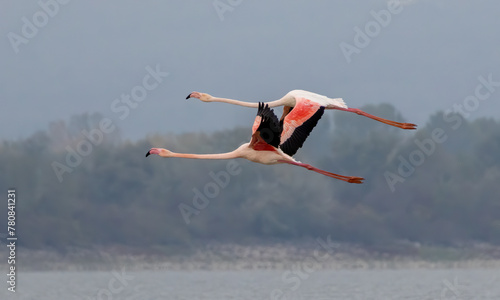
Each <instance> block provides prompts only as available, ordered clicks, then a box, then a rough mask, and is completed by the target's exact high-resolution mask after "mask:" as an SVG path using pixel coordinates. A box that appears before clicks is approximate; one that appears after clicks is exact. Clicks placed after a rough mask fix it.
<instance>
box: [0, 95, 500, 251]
mask: <svg viewBox="0 0 500 300" xmlns="http://www.w3.org/2000/svg"><path fill="white" fill-rule="evenodd" d="M362 109H363V110H365V111H367V112H369V113H372V114H375V115H379V116H381V117H384V118H388V119H392V120H396V121H403V122H404V121H406V120H404V118H403V117H402V116H401V114H400V113H399V112H398V111H397V110H396V109H395V108H394V107H393V106H392V105H389V104H381V105H369V106H366V107H363V108H362ZM103 119H105V118H103V116H101V115H99V114H82V115H78V116H73V117H72V118H71V119H70V120H66V121H57V122H53V123H51V124H50V125H49V126H48V128H47V129H46V130H42V131H38V132H36V133H34V134H33V135H31V136H30V137H28V138H26V139H21V140H3V141H2V142H1V145H0V168H1V169H2V170H1V172H0V187H1V189H0V190H2V191H4V192H5V193H6V191H7V189H8V188H12V187H15V188H16V190H17V197H18V201H17V206H16V208H17V211H16V214H17V219H16V220H17V222H18V223H17V230H18V236H19V241H18V243H19V245H22V246H24V247H29V248H42V247H54V248H57V249H64V248H66V247H68V246H78V247H90V246H92V245H129V246H155V245H187V244H189V243H191V242H193V241H201V240H217V241H232V242H235V241H236V242H239V241H247V240H262V241H265V240H269V239H285V240H289V239H300V238H307V237H313V238H316V237H319V236H327V235H331V237H332V238H333V239H336V240H338V241H346V242H354V243H362V244H379V243H380V244H382V243H388V242H393V241H401V240H407V241H412V242H420V243H431V244H445V245H450V244H462V243H470V242H487V243H493V244H498V243H499V242H500V201H499V200H500V199H499V198H500V197H499V195H500V185H499V184H498V183H499V182H500V154H499V153H500V122H499V121H498V120H494V119H488V118H478V119H475V120H468V119H465V118H463V117H462V116H461V115H459V114H444V113H443V112H436V113H435V114H433V115H432V116H430V117H429V119H428V121H427V122H426V124H420V126H419V127H418V130H416V131H405V130H400V129H398V128H393V127H391V126H388V125H385V124H382V123H378V122H376V121H373V120H370V119H367V118H363V117H360V116H357V115H355V114H349V113H345V112H332V111H328V112H326V113H325V115H324V116H323V118H322V120H320V122H319V123H318V125H317V126H316V128H315V129H314V130H313V132H312V133H311V135H310V137H309V138H308V140H307V142H306V143H305V144H304V147H303V148H302V149H300V150H299V152H298V154H297V156H296V158H297V159H298V160H300V161H303V162H307V163H310V164H312V165H315V166H317V167H319V168H321V169H324V170H327V171H331V172H334V173H338V174H342V175H349V176H361V177H364V178H365V182H364V183H363V184H361V185H356V184H349V183H346V182H342V181H336V180H334V179H332V178H328V177H325V176H322V175H320V174H317V173H314V172H310V171H308V170H305V169H303V168H297V167H294V166H289V165H276V166H265V165H259V164H255V163H251V162H248V161H246V160H240V159H235V160H230V161H202V160H188V159H175V158H172V159H166V158H160V157H157V156H154V157H148V158H145V157H144V155H145V154H146V152H147V151H148V150H149V149H150V148H151V147H164V148H167V149H170V150H172V151H175V152H188V153H217V152H227V151H231V150H233V149H235V148H236V147H238V146H239V145H240V144H241V143H243V142H245V141H248V140H249V138H250V134H251V132H250V129H249V128H236V129H228V130H225V131H218V132H212V133H205V132H194V133H183V134H174V133H161V134H159V133H154V134H153V133H152V134H150V135H148V136H146V137H145V138H143V139H140V140H136V141H130V140H125V139H122V138H120V131H119V129H118V130H110V131H109V132H105V131H103V130H100V131H99V130H98V129H99V128H101V129H102V128H104V129H106V128H108V129H109V124H102V120H103ZM103 126H104V127H103ZM99 132H100V133H99ZM4 209H5V210H6V206H4V207H2V208H1V210H2V211H3V210H4ZM6 221H7V214H6V213H2V214H1V216H0V222H1V224H6ZM0 233H1V231H0Z"/></svg>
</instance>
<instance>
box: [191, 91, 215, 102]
mask: <svg viewBox="0 0 500 300" xmlns="http://www.w3.org/2000/svg"><path fill="white" fill-rule="evenodd" d="M189 98H197V99H200V100H201V101H203V102H210V100H211V99H212V98H213V97H212V96H211V95H209V94H206V93H198V92H192V93H191V94H189V95H188V96H187V97H186V99H189Z"/></svg>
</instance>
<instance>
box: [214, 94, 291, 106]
mask: <svg viewBox="0 0 500 300" xmlns="http://www.w3.org/2000/svg"><path fill="white" fill-rule="evenodd" d="M287 100H288V99H287V98H285V97H283V98H281V99H279V100H275V101H271V102H267V104H268V105H269V107H276V106H282V105H286V104H287V103H288V101H287ZM209 101H210V102H224V103H229V104H234V105H239V106H245V107H251V108H258V107H259V103H257V102H245V101H240V100H234V99H227V98H217V97H213V98H212V99H210V100H209Z"/></svg>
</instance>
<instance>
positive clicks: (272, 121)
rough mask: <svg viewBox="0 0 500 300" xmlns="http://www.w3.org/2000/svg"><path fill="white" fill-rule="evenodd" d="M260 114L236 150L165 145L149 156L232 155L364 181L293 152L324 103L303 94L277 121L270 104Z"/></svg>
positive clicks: (204, 156)
mask: <svg viewBox="0 0 500 300" xmlns="http://www.w3.org/2000/svg"><path fill="white" fill-rule="evenodd" d="M257 107H258V111H257V117H256V118H255V121H254V124H253V126H252V138H251V140H250V142H249V143H245V144H243V145H241V146H240V147H238V148H237V149H236V150H234V151H231V152H227V153H218V154H187V153H175V152H172V151H169V150H167V149H163V148H151V150H149V151H148V153H146V157H148V156H149V155H151V154H157V155H159V156H162V157H181V158H193V159H232V158H245V159H248V160H250V161H253V162H256V163H261V164H266V165H273V164H284V163H286V164H291V165H295V166H299V167H303V168H306V169H308V170H311V171H314V172H317V173H320V174H323V175H326V176H329V177H332V178H335V179H339V180H343V181H347V182H350V183H362V180H364V179H363V178H361V177H356V176H343V175H338V174H334V173H330V172H327V171H324V170H321V169H318V168H316V167H313V166H311V165H309V164H305V163H301V162H299V161H296V160H295V159H293V157H292V156H293V155H294V154H295V153H296V152H297V150H298V149H299V148H300V147H302V145H303V144H304V141H305V140H306V138H307V137H308V136H309V133H310V132H311V131H312V129H313V128H314V126H316V124H317V122H318V120H319V119H320V118H321V116H322V115H323V111H324V110H325V107H324V106H320V105H319V104H318V103H317V102H314V101H311V100H308V99H305V98H300V99H299V101H297V105H295V108H294V109H293V110H292V111H291V112H290V113H289V114H287V115H286V117H285V118H284V119H282V120H281V121H278V117H276V115H275V114H274V112H273V110H272V109H271V108H269V105H268V104H264V103H258V104H257Z"/></svg>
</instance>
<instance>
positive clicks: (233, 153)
mask: <svg viewBox="0 0 500 300" xmlns="http://www.w3.org/2000/svg"><path fill="white" fill-rule="evenodd" d="M167 157H179V158H191V159H231V158H238V157H241V156H240V155H239V152H238V149H236V150H234V151H231V152H227V153H216V154H190V153H175V152H171V153H169V154H168V156H167Z"/></svg>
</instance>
